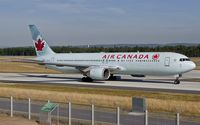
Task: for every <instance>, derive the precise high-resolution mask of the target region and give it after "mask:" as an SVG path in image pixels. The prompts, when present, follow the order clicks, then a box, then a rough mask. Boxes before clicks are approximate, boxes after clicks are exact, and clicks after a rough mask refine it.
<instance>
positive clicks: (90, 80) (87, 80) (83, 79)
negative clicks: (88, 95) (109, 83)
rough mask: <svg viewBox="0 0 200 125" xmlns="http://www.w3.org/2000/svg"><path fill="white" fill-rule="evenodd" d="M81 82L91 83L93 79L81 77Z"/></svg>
mask: <svg viewBox="0 0 200 125" xmlns="http://www.w3.org/2000/svg"><path fill="white" fill-rule="evenodd" d="M81 80H82V81H83V82H93V79H91V78H90V77H83V78H82V79H81Z"/></svg>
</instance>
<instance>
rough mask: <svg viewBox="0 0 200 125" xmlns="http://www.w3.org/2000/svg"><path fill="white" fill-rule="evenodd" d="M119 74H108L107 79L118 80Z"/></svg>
mask: <svg viewBox="0 0 200 125" xmlns="http://www.w3.org/2000/svg"><path fill="white" fill-rule="evenodd" d="M120 79H121V76H113V74H111V75H110V77H109V78H108V80H120Z"/></svg>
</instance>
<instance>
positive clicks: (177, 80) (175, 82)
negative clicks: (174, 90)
mask: <svg viewBox="0 0 200 125" xmlns="http://www.w3.org/2000/svg"><path fill="white" fill-rule="evenodd" d="M180 77H182V75H181V74H179V75H178V76H176V79H175V80H174V84H175V85H177V84H180V80H179V78H180Z"/></svg>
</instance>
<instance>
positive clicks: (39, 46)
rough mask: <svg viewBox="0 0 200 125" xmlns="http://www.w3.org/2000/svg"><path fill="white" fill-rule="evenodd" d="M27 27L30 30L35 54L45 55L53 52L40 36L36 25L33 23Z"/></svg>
mask: <svg viewBox="0 0 200 125" xmlns="http://www.w3.org/2000/svg"><path fill="white" fill-rule="evenodd" d="M29 28H30V31H31V35H32V39H33V44H34V47H35V51H36V54H37V56H45V55H50V54H54V52H53V50H52V49H51V48H50V47H49V45H48V44H47V42H46V41H45V40H44V39H43V38H42V36H41V34H40V32H39V31H38V29H37V27H36V26H35V25H29Z"/></svg>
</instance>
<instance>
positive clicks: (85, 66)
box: [0, 59, 123, 72]
mask: <svg viewBox="0 0 200 125" xmlns="http://www.w3.org/2000/svg"><path fill="white" fill-rule="evenodd" d="M0 61H1V62H2V60H0ZM3 62H20V63H33V64H39V65H53V66H58V67H62V66H68V67H76V68H77V69H79V70H81V71H83V72H88V71H90V70H91V69H92V68H95V67H102V68H105V69H109V70H110V71H111V72H112V71H115V70H122V69H123V68H122V67H120V66H113V65H112V66H110V65H89V64H73V63H56V62H55V63H54V62H45V61H44V60H38V59H10V60H3Z"/></svg>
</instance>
